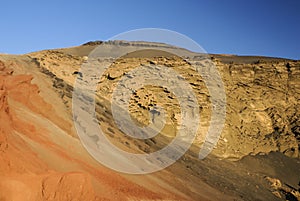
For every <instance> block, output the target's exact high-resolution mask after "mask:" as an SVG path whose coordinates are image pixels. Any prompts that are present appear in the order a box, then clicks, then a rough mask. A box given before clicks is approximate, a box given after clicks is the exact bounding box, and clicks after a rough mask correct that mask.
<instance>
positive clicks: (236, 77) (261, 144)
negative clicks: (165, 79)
mask: <svg viewBox="0 0 300 201" xmlns="http://www.w3.org/2000/svg"><path fill="white" fill-rule="evenodd" d="M91 45H92V44H91ZM79 48H80V47H78V48H77V49H76V50H77V51H76V52H77V53H78V52H80V51H79ZM85 48H86V47H85ZM73 52H74V51H73V50H68V49H66V50H56V51H45V52H39V53H33V54H31V57H32V58H34V59H35V60H36V61H37V62H38V63H39V65H40V68H41V69H43V70H44V71H47V72H48V73H51V74H52V76H54V85H55V87H57V89H58V91H59V93H61V94H62V97H63V98H64V99H65V103H66V104H67V105H69V107H71V106H70V104H71V99H70V98H71V95H72V94H71V91H72V85H73V83H74V81H75V79H76V77H77V76H80V77H81V76H87V75H84V74H80V73H78V72H79V71H80V66H81V64H82V63H83V62H86V61H85V59H86V58H84V57H83V55H79V54H72V53H73ZM148 53H149V52H148ZM148 53H145V52H144V53H135V55H131V56H128V55H127V56H126V57H122V58H119V59H117V60H116V61H114V62H113V64H112V66H111V68H109V69H108V70H107V71H105V73H104V76H103V77H102V78H100V79H99V82H98V87H97V97H98V98H99V99H98V100H99V104H98V105H100V107H106V110H107V112H108V114H101V112H99V113H98V119H100V120H101V121H104V122H105V121H113V120H112V117H111V111H110V106H109V105H107V103H105V104H106V105H105V104H104V103H103V100H102V101H101V99H105V100H106V101H107V102H109V100H110V99H111V97H112V92H113V91H114V89H115V87H116V85H117V83H118V82H119V81H120V79H121V78H122V77H123V76H126V75H127V73H128V72H130V71H131V70H133V69H135V68H137V67H140V66H147V65H161V66H165V67H168V68H172V69H174V70H175V71H176V72H178V73H179V74H180V75H181V76H182V77H184V78H185V81H186V82H187V83H188V84H189V85H190V86H191V87H192V88H193V90H194V92H195V94H196V96H197V99H198V103H199V106H200V107H199V109H200V127H199V130H198V135H197V138H196V140H195V142H194V143H195V144H196V145H199V146H201V144H202V143H203V142H204V139H205V136H206V133H207V130H208V127H209V125H210V118H211V102H210V94H209V92H208V90H207V87H206V85H205V82H204V80H203V76H207V75H200V74H199V73H198V72H196V71H195V69H194V68H193V67H192V65H194V64H195V63H196V62H198V61H197V60H199V59H198V58H197V56H194V58H188V59H182V58H180V57H176V56H172V55H170V56H168V55H163V56H160V55H159V54H158V55H155V54H154V55H153V54H150V56H149V54H148ZM108 59H109V58H108ZM110 59H111V58H110ZM212 60H213V62H214V64H215V65H216V67H217V68H218V70H219V72H220V75H221V77H222V80H223V84H224V86H225V90H226V98H227V100H226V120H225V126H224V129H223V131H222V134H221V137H220V140H219V141H218V144H217V146H216V147H215V149H214V151H213V153H214V154H215V155H217V156H218V157H221V158H230V159H240V158H242V157H244V156H247V155H250V154H251V155H256V154H265V153H269V152H271V151H279V152H282V153H284V154H286V155H287V156H290V157H299V126H300V123H299V117H300V116H299V115H300V105H299V102H300V101H299V99H300V62H299V61H291V60H286V59H272V58H264V57H245V58H244V63H243V58H239V57H238V56H226V55H225V56H224V55H217V56H214V57H212ZM100 63H101V62H100ZM90 74H94V75H95V76H96V74H97V70H96V69H95V70H94V71H93V69H91V70H90ZM95 76H93V78H94V77H95ZM101 102H102V103H101ZM101 104H102V105H101ZM103 104H104V105H103ZM155 106H161V107H163V108H164V109H165V110H166V114H167V115H166V118H167V119H166V126H165V127H164V129H163V130H162V132H161V134H162V135H164V136H167V137H170V138H172V137H174V136H175V135H176V132H177V129H178V124H179V121H180V107H179V103H178V100H177V99H176V97H175V95H174V94H173V93H172V92H171V91H169V90H168V89H167V88H164V87H160V86H146V87H142V88H140V89H139V90H137V91H136V92H135V93H134V94H132V97H131V100H130V106H129V111H130V114H131V116H132V117H133V119H135V121H136V123H137V124H139V125H140V126H145V125H148V124H149V120H151V118H152V117H151V114H150V113H149V112H150V110H151V109H153V107H155ZM96 110H97V108H96ZM108 117H109V118H108ZM108 125H109V126H110V127H111V128H110V129H109V130H110V131H109V132H110V133H111V134H114V133H118V132H119V131H118V129H117V128H115V125H112V124H111V123H108ZM154 140H155V139H154Z"/></svg>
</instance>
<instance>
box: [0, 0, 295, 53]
mask: <svg viewBox="0 0 300 201" xmlns="http://www.w3.org/2000/svg"><path fill="white" fill-rule="evenodd" d="M0 8H1V11H0V26H1V29H0V31H1V33H0V52H2V53H14V54H20V53H27V52H32V51H37V50H42V49H50V48H59V47H69V46H77V45H80V44H82V43H85V42H87V41H91V40H107V39H108V38H110V37H112V36H114V35H116V34H119V33H122V32H125V31H129V30H132V29H139V28H164V29H170V30H173V31H177V32H179V33H182V34H184V35H186V36H188V37H190V38H192V39H193V40H195V41H196V42H197V43H198V44H200V45H201V46H202V47H203V48H204V49H205V50H206V51H207V52H209V53H226V54H239V55H264V56H274V57H285V58H293V59H300V1H299V0H218V1H217V0H205V1H204V0H203V1H202V0H194V1H193V0H181V1H178V0H172V1H167V0H124V1H116V0H107V1H100V0H48V1H42V0H28V1H25V0H19V1H17V0H5V1H1V4H0Z"/></svg>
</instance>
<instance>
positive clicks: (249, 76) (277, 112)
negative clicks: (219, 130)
mask: <svg viewBox="0 0 300 201" xmlns="http://www.w3.org/2000/svg"><path fill="white" fill-rule="evenodd" d="M216 65H217V66H218V68H219V70H220V72H221V74H222V77H223V82H224V84H225V86H226V93H227V116H226V124H225V129H224V131H223V135H222V138H221V140H220V142H219V144H218V148H217V150H218V149H219V150H220V151H217V152H218V154H219V155H223V154H224V155H225V157H226V156H229V157H236V156H237V157H242V156H245V155H248V154H258V153H268V152H270V151H280V152H282V153H284V154H286V155H288V156H291V157H299V140H300V139H299V126H300V122H299V117H300V110H299V109H300V62H299V61H280V60H279V61H276V60H275V61H272V60H271V61H263V60H261V61H259V60H258V61H254V62H253V63H246V64H235V63H230V64H226V63H222V60H221V61H216Z"/></svg>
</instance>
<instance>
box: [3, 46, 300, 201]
mask: <svg viewBox="0 0 300 201" xmlns="http://www.w3.org/2000/svg"><path fill="white" fill-rule="evenodd" d="M146 44H147V43H146ZM143 45H145V44H143ZM131 46H134V44H133V45H132V44H131ZM95 47H96V43H89V44H86V45H83V46H79V47H74V48H67V49H57V50H45V51H41V52H35V53H31V54H28V55H0V120H1V124H0V159H1V164H0V200H16V201H18V200H20V201H26V200H28V201H29V200H30V201H31V200H297V199H298V200H299V199H300V196H299V191H298V188H299V186H298V184H299V182H300V171H299V170H300V160H299V141H300V139H299V138H300V123H299V117H300V113H299V111H300V105H299V104H300V101H299V99H300V61H291V60H286V59H277V58H276V59H275V58H265V57H238V56H234V55H211V56H212V57H213V62H214V63H215V65H216V66H217V68H218V69H219V71H220V74H221V76H222V79H223V82H224V85H225V90H226V94H227V115H226V122H225V127H224V130H223V132H222V135H221V138H220V141H219V142H218V144H217V146H216V147H215V149H214V151H213V152H212V154H210V155H209V156H208V157H207V158H205V159H204V160H199V159H198V155H197V154H198V153H199V150H200V148H199V147H200V146H201V145H202V144H203V141H204V137H205V133H206V131H207V129H208V126H209V118H210V115H211V114H210V110H211V104H210V101H209V93H208V91H207V88H206V87H205V83H204V82H203V80H202V78H201V76H198V75H196V73H195V72H194V71H193V69H192V68H190V65H191V62H193V61H194V60H193V59H190V60H189V59H182V58H180V57H176V56H174V55H169V54H165V53H163V52H156V53H153V52H151V51H150V52H149V51H148V52H147V51H146V52H138V53H134V54H131V55H127V56H125V57H123V58H120V59H118V60H117V61H116V62H114V66H113V67H112V68H110V69H109V70H108V71H107V72H105V76H104V77H103V78H101V81H100V82H99V86H98V88H97V98H96V99H97V107H96V112H97V119H98V120H99V121H100V122H101V127H102V129H103V130H106V131H107V133H106V134H107V137H108V138H109V140H110V141H111V142H112V143H113V144H114V145H116V146H118V147H119V148H121V149H123V150H125V151H128V152H133V153H149V152H153V151H156V150H159V149H161V148H162V147H164V146H165V145H166V144H167V143H169V142H170V141H171V139H172V138H173V137H174V136H175V135H176V129H177V124H178V119H179V117H180V115H178V114H179V113H180V108H179V106H178V102H177V99H176V97H174V96H173V94H172V93H170V92H169V91H167V90H166V89H164V88H160V87H145V88H142V89H140V90H138V91H137V92H136V94H135V95H134V96H133V97H132V99H131V102H130V107H129V111H130V113H131V115H132V118H133V119H134V120H135V121H136V123H137V124H139V125H147V122H149V115H148V112H149V110H150V109H151V106H153V105H159V106H162V107H165V108H167V109H166V111H167V113H168V117H169V118H167V120H166V126H165V127H164V129H163V130H162V132H161V133H160V135H158V136H157V137H155V138H153V139H148V140H136V139H133V138H130V137H128V136H125V135H124V134H123V133H122V132H121V131H120V130H119V129H118V128H117V127H116V125H115V123H114V121H113V118H112V114H111V111H110V102H109V99H110V98H111V92H112V90H113V88H114V86H116V83H117V82H118V80H120V78H121V77H122V76H123V75H124V72H128V71H130V70H132V69H133V68H135V67H138V66H140V65H141V64H143V65H146V64H148V63H150V62H151V63H154V64H160V65H165V66H167V67H169V68H173V69H175V70H176V71H177V72H179V73H180V74H181V75H182V76H183V77H184V78H185V79H186V80H188V81H189V83H190V84H191V85H192V87H193V90H194V91H195V93H196V96H197V99H198V101H199V103H200V105H201V106H202V109H201V110H200V116H201V122H200V125H201V129H199V131H198V136H197V139H196V140H195V142H194V144H193V145H192V147H191V148H190V150H189V151H188V152H187V153H185V154H184V156H183V157H181V158H180V159H179V160H178V161H177V162H176V163H174V164H173V165H171V166H170V167H168V168H166V169H164V170H162V171H159V172H156V173H152V174H147V175H128V174H121V173H118V172H116V171H114V170H111V169H109V168H107V167H105V166H103V165H101V164H100V163H98V162H97V161H96V160H94V159H93V158H92V157H91V156H90V155H89V154H88V152H87V151H86V150H85V148H84V147H83V146H82V144H81V142H80V140H79V138H78V136H77V133H76V130H75V128H74V124H73V120H72V111H71V107H72V105H71V97H72V90H73V84H74V81H75V79H76V78H77V76H79V75H78V73H74V72H76V71H78V70H79V68H80V66H81V65H82V63H84V62H85V59H86V58H84V56H87V55H88V54H89V53H90V52H91V51H92V50H93V49H94V48H95ZM193 56H194V57H195V58H196V57H197V55H193ZM83 76H85V75H83ZM112 160H114V159H112Z"/></svg>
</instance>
